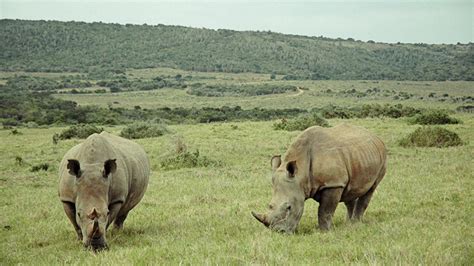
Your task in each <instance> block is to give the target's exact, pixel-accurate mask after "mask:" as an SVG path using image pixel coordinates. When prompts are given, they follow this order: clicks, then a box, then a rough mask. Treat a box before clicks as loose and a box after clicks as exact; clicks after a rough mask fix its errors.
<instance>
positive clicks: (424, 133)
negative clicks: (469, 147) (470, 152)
mask: <svg viewBox="0 0 474 266" xmlns="http://www.w3.org/2000/svg"><path fill="white" fill-rule="evenodd" d="M399 144H400V146H403V147H437V148H443V147H450V146H459V145H462V144H463V142H462V140H461V138H460V137H459V136H458V134H456V133H455V132H452V131H449V130H447V129H445V128H442V127H420V128H417V129H416V130H415V131H414V132H412V133H411V134H409V135H408V136H406V137H405V138H403V139H401V140H400V141H399Z"/></svg>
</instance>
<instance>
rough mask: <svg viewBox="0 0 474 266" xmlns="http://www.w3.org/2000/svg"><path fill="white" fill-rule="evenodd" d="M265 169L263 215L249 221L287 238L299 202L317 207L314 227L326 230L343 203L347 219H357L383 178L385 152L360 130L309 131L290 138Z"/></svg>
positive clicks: (297, 214) (300, 208)
mask: <svg viewBox="0 0 474 266" xmlns="http://www.w3.org/2000/svg"><path fill="white" fill-rule="evenodd" d="M271 166H272V170H273V176H272V183H273V197H272V200H271V202H270V204H269V210H268V212H267V213H266V214H257V213H255V212H252V214H253V216H254V217H255V218H256V219H257V220H259V221H260V222H262V223H263V224H264V225H265V226H267V227H269V228H271V229H273V230H275V231H280V232H286V233H293V232H294V231H295V230H296V227H297V225H298V223H299V221H300V219H301V216H302V214H303V208H304V202H305V200H306V199H309V198H312V199H314V200H316V201H317V202H319V209H318V223H319V227H320V228H321V229H322V230H328V229H329V228H330V227H331V223H332V216H333V214H334V211H335V210H336V207H337V205H338V203H339V202H344V203H345V205H346V207H347V216H348V218H349V219H351V220H359V219H361V218H362V216H363V214H364V212H365V210H366V208H367V206H368V204H369V201H370V199H371V197H372V195H373V193H374V191H375V188H377V186H378V184H379V183H380V181H381V180H382V178H383V177H384V175H385V170H386V167H387V151H386V149H385V145H384V143H383V142H382V140H380V139H379V138H378V137H377V136H375V135H373V134H372V133H370V132H368V131H367V130H365V129H363V128H361V127H357V126H352V125H347V124H343V125H339V126H336V127H333V128H322V127H318V126H314V127H310V128H308V129H306V130H305V131H303V132H302V133H301V134H300V135H299V136H298V137H297V138H296V140H295V141H294V142H293V143H292V144H291V146H290V148H289V149H288V151H287V152H286V154H285V156H284V158H283V160H281V157H280V156H274V157H273V158H272V160H271Z"/></svg>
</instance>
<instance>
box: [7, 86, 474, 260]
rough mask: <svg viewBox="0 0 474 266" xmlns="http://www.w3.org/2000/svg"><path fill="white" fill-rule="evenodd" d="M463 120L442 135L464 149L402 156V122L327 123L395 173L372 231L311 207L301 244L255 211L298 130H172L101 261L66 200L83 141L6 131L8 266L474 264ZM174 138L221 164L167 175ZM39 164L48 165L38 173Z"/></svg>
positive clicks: (472, 197) (260, 125)
mask: <svg viewBox="0 0 474 266" xmlns="http://www.w3.org/2000/svg"><path fill="white" fill-rule="evenodd" d="M328 83H331V82H328ZM384 83H385V82H384ZM387 83H388V84H396V82H392V83H390V82H387ZM357 84H359V83H357ZM430 89H431V90H433V88H430ZM310 92H313V91H312V90H310ZM450 93H451V91H450ZM453 93H454V92H453ZM80 99H81V98H78V100H79V101H80ZM150 104H151V103H150ZM193 104H194V103H193ZM252 104H253V103H252ZM259 104H260V103H259ZM456 117H457V118H460V119H461V120H463V121H464V123H463V124H459V125H449V126H444V127H446V128H449V129H451V130H453V131H455V132H457V133H458V134H459V135H460V137H461V138H462V139H463V140H464V141H465V142H466V144H465V145H463V146H458V147H452V148H444V149H438V148H411V149H408V148H402V147H399V146H398V145H397V141H398V139H400V138H401V137H402V136H404V135H406V134H408V133H409V132H412V131H413V130H415V129H416V128H417V127H418V126H416V125H408V124H407V123H406V121H405V120H403V119H398V120H397V119H352V120H344V121H343V120H329V122H330V124H331V125H336V124H338V123H341V122H349V123H353V124H356V125H361V126H364V127H366V128H368V129H369V130H371V131H373V132H375V133H376V134H378V135H379V136H380V137H381V138H382V139H383V140H384V141H385V143H386V144H387V146H388V149H389V159H388V160H389V166H388V172H387V175H386V176H385V179H384V180H383V181H382V183H381V185H380V186H379V187H378V189H377V191H376V193H375V195H374V197H373V200H372V202H371V204H370V205H369V208H368V211H367V213H366V216H365V219H364V221H363V222H361V223H354V224H351V223H349V222H347V221H346V220H345V207H344V206H343V204H340V206H339V207H338V209H337V211H336V215H335V218H334V227H333V229H332V230H331V231H330V232H327V233H323V232H321V231H319V230H318V229H317V205H318V204H317V203H316V202H314V201H312V200H308V201H307V202H306V204H305V212H304V215H303V218H302V220H301V222H300V225H299V227H298V229H297V232H296V234H294V235H283V234H279V233H274V232H271V231H269V230H268V229H266V228H264V227H263V226H262V225H261V224H260V223H258V222H257V221H256V220H255V219H254V218H253V217H252V216H251V214H250V211H251V210H257V211H263V210H265V208H266V206H267V204H268V202H269V200H270V198H271V181H270V178H271V171H270V166H269V160H270V158H271V156H272V155H275V154H279V153H284V152H285V150H286V148H287V147H288V145H289V144H290V143H291V142H292V140H293V139H294V138H295V136H296V135H297V134H298V133H299V132H296V131H295V132H286V131H275V130H273V129H272V122H241V123H215V124H197V125H176V126H171V127H170V129H171V130H172V133H170V134H167V135H164V136H162V137H158V138H149V139H140V140H137V142H138V143H140V144H141V145H143V147H144V148H145V150H146V151H147V153H148V154H149V157H150V160H151V165H152V175H151V178H150V184H149V187H148V190H147V192H146V194H145V197H144V199H143V201H142V202H141V203H140V204H139V205H138V206H137V207H136V208H135V209H134V210H133V211H132V212H131V213H130V215H129V218H128V219H127V220H126V222H125V228H124V230H123V231H114V230H109V231H108V233H107V239H108V242H109V245H110V250H108V251H106V252H101V253H98V254H94V253H92V252H90V251H87V250H84V249H83V247H82V245H81V243H80V242H78V241H77V240H76V235H75V232H74V231H73V228H72V226H71V225H70V223H69V221H68V220H67V218H66V216H65V214H64V212H63V210H62V206H61V203H60V202H59V199H58V196H57V183H58V177H57V169H58V164H59V161H60V159H61V158H62V156H63V154H64V153H65V152H66V151H67V150H68V149H69V148H71V147H72V146H73V145H75V144H76V143H79V142H80V141H81V140H67V141H60V142H59V144H57V145H54V144H53V143H52V135H53V134H54V133H57V132H60V131H61V130H62V129H63V128H47V129H46V128H45V129H26V128H21V129H18V131H20V132H21V133H22V134H18V135H13V134H11V131H10V130H0V138H1V140H2V141H1V142H0V160H1V162H2V163H1V164H0V193H1V195H2V196H1V197H0V208H1V209H0V210H1V215H0V240H1V241H0V242H1V244H0V245H1V248H0V252H1V253H0V264H1V265H7V264H35V265H36V264H48V265H51V264H106V265H116V264H132V263H133V264H293V265H302V264H306V265H314V264H321V265H327V264H379V265H380V264H381V265H387V264H388V265H393V264H401V265H414V264H426V265H472V264H473V263H474V254H473V250H474V247H473V242H474V222H473V221H474V216H473V215H474V207H473V206H474V192H473V189H472V188H473V187H474V176H473V174H472V172H473V167H472V165H473V150H474V149H473V148H474V130H473V128H474V117H473V116H472V115H467V114H466V115H456ZM107 130H108V131H109V132H113V133H118V132H120V130H121V127H109V128H107ZM177 136H181V137H182V138H183V139H184V140H185V142H186V144H187V145H188V148H189V149H190V150H191V151H193V150H195V149H199V151H200V153H201V154H202V155H204V156H206V157H209V158H210V159H214V160H219V161H221V162H222V164H223V165H222V166H219V167H202V168H187V169H186V168H184V169H179V170H170V171H164V170H163V169H161V167H160V162H162V161H163V159H164V158H165V157H166V155H167V154H169V153H171V152H172V151H173V149H174V144H173V143H174V139H175V138H176V137H177ZM16 157H21V158H22V161H23V164H22V165H20V164H19V163H18V160H17V159H15V158H16ZM40 163H48V164H49V165H50V166H51V167H50V168H49V169H48V170H47V171H39V172H31V171H30V168H31V165H37V164H40Z"/></svg>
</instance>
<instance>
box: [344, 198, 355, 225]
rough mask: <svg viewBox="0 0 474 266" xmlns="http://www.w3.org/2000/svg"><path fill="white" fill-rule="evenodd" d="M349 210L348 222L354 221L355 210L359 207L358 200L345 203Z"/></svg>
mask: <svg viewBox="0 0 474 266" xmlns="http://www.w3.org/2000/svg"><path fill="white" fill-rule="evenodd" d="M344 204H345V205H346V208H347V219H348V220H353V219H354V210H355V207H356V205H357V199H354V200H351V201H347V202H344Z"/></svg>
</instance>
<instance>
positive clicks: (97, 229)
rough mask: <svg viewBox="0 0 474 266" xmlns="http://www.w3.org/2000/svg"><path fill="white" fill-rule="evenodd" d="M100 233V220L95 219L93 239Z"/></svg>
mask: <svg viewBox="0 0 474 266" xmlns="http://www.w3.org/2000/svg"><path fill="white" fill-rule="evenodd" d="M98 232H99V220H98V219H95V220H94V227H93V228H92V237H95V236H97V234H98Z"/></svg>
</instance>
